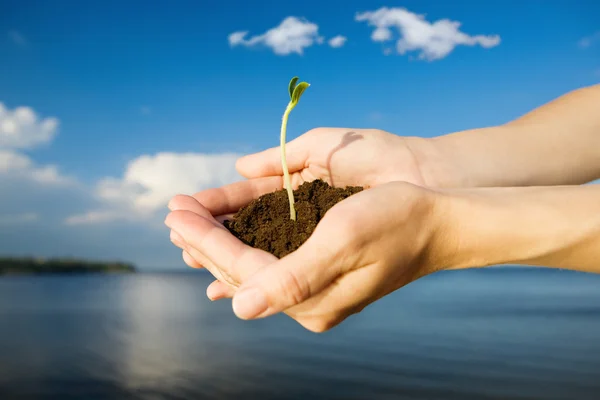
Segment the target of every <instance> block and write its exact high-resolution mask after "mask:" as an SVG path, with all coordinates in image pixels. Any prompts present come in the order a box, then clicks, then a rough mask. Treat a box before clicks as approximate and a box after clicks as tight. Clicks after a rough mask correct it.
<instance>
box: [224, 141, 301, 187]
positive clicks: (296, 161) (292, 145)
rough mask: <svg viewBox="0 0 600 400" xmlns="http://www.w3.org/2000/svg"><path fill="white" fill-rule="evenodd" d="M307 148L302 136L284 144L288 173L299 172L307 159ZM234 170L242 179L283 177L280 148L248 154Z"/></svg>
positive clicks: (239, 160)
mask: <svg viewBox="0 0 600 400" xmlns="http://www.w3.org/2000/svg"><path fill="white" fill-rule="evenodd" d="M308 150H309V146H308V143H307V140H306V137H305V136H304V135H302V136H300V137H298V138H296V139H294V140H292V141H290V142H289V143H286V145H285V154H286V162H287V166H288V169H289V172H290V173H293V172H296V171H299V170H301V169H302V168H303V167H304V164H305V162H306V160H307V159H308ZM235 168H236V169H237V171H238V172H239V173H240V175H242V176H243V177H244V178H247V179H252V178H262V177H265V176H280V175H283V168H282V166H281V147H280V146H277V147H271V148H270V149H267V150H264V151H261V152H258V153H254V154H249V155H246V156H243V157H241V158H239V159H238V160H237V162H236V164H235Z"/></svg>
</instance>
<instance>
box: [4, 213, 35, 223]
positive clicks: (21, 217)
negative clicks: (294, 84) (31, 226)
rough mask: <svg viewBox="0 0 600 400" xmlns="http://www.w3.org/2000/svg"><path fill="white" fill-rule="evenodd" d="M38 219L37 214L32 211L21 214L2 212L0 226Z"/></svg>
mask: <svg viewBox="0 0 600 400" xmlns="http://www.w3.org/2000/svg"><path fill="white" fill-rule="evenodd" d="M38 219H39V215H38V214H36V213H32V212H26V213H22V214H4V215H0V226H7V225H16V224H23V223H27V222H34V221H37V220H38Z"/></svg>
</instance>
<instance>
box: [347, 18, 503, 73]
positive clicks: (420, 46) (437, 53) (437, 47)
mask: <svg viewBox="0 0 600 400" xmlns="http://www.w3.org/2000/svg"><path fill="white" fill-rule="evenodd" d="M355 19H356V21H359V22H367V23H368V24H369V25H370V26H374V27H375V30H374V31H373V33H372V34H371V39H372V40H373V41H375V42H387V41H391V40H396V51H397V52H398V54H402V55H403V54H406V53H407V52H410V51H417V52H418V53H419V54H418V58H419V59H421V60H427V61H433V60H439V59H442V58H444V57H446V56H447V55H448V54H450V53H451V52H452V51H453V50H454V48H455V47H456V46H461V45H462V46H476V45H479V46H481V47H485V48H490V47H494V46H497V45H498V44H499V43H500V36H498V35H475V36H470V35H468V34H466V33H464V32H461V31H460V30H459V28H460V26H461V23H460V22H458V21H451V20H449V19H440V20H437V21H435V22H429V21H427V20H426V19H425V15H419V14H415V13H413V12H410V11H408V10H406V9H404V8H387V7H382V8H380V9H378V10H376V11H367V12H363V13H358V14H356V17H355ZM392 28H395V30H397V32H398V36H397V37H396V36H395V34H394V32H392Z"/></svg>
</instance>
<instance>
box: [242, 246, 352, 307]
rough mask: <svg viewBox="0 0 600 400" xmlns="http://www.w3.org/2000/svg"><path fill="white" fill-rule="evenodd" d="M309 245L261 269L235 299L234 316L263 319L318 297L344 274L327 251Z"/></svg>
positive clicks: (244, 284)
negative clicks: (317, 295)
mask: <svg viewBox="0 0 600 400" xmlns="http://www.w3.org/2000/svg"><path fill="white" fill-rule="evenodd" d="M307 244H308V242H307V243H305V244H304V245H303V246H301V247H300V248H299V249H298V250H296V251H294V252H293V253H290V254H288V255H287V256H285V257H283V258H282V259H280V260H279V261H276V262H274V263H272V264H270V265H267V266H266V267H264V268H262V269H260V270H259V271H258V272H257V273H255V274H254V275H253V276H252V277H251V278H250V279H249V280H247V281H246V282H244V283H243V284H242V285H241V286H240V287H239V288H238V290H237V292H236V294H235V295H234V297H233V312H234V313H235V314H236V315H237V316H238V318H241V319H255V318H264V317H268V316H270V315H273V314H277V313H279V312H282V311H285V310H286V309H288V308H290V307H292V306H295V305H297V304H300V303H302V302H304V301H306V300H308V299H309V298H311V297H312V296H315V295H316V294H318V293H319V292H321V291H322V290H323V289H325V288H326V287H327V286H329V284H331V282H333V281H334V280H335V279H336V278H337V277H338V275H339V274H340V273H341V270H340V268H339V267H338V266H337V265H336V264H337V263H335V262H334V260H335V258H334V257H331V256H329V255H328V253H329V252H328V251H327V250H326V249H324V248H318V249H315V248H314V247H315V246H314V245H312V246H311V245H308V246H307Z"/></svg>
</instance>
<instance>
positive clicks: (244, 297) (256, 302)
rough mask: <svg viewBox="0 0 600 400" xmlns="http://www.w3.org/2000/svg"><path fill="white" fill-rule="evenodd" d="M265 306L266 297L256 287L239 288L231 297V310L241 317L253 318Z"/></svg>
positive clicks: (262, 310) (265, 309) (264, 309)
mask: <svg viewBox="0 0 600 400" xmlns="http://www.w3.org/2000/svg"><path fill="white" fill-rule="evenodd" d="M267 308H269V304H268V303H267V297H266V296H265V294H264V293H263V292H262V291H261V290H259V289H257V288H249V289H244V290H241V291H239V292H238V293H236V295H235V296H234V297H233V312H234V313H235V315H237V316H238V318H241V319H251V318H255V317H257V316H258V315H260V314H262V313H264V312H265V311H267Z"/></svg>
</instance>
